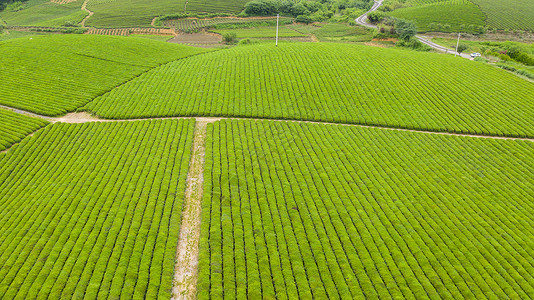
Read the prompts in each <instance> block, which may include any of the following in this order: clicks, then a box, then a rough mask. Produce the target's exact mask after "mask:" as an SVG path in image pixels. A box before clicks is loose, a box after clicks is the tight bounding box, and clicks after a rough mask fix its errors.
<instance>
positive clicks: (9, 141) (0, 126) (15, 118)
mask: <svg viewBox="0 0 534 300" xmlns="http://www.w3.org/2000/svg"><path fill="white" fill-rule="evenodd" d="M46 124H48V122H47V121H45V120H42V119H37V118H31V117H27V116H24V115H21V114H17V113H15V112H12V111H9V110H6V109H2V108H0V151H3V150H5V149H6V148H8V147H9V146H11V145H13V144H14V143H17V142H19V141H20V140H22V139H23V138H24V137H25V136H26V135H28V134H30V133H32V132H34V131H35V130H37V129H39V128H41V127H43V126H45V125H46Z"/></svg>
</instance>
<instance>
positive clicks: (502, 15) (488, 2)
mask: <svg viewBox="0 0 534 300" xmlns="http://www.w3.org/2000/svg"><path fill="white" fill-rule="evenodd" d="M396 2H399V1H396V0H385V1H384V4H393V3H396ZM400 2H402V3H404V5H405V6H406V7H404V8H399V9H396V10H394V11H393V12H392V13H391V15H392V16H394V17H398V18H403V19H408V20H414V21H415V22H416V23H417V25H418V29H419V31H422V32H425V31H442V32H458V31H461V32H469V33H472V32H476V27H477V26H487V27H489V28H491V29H501V30H503V29H505V30H526V31H534V2H532V1H530V0H510V1H501V0H407V1H400ZM438 25H441V26H438ZM469 26H474V27H475V28H474V29H470V28H469Z"/></svg>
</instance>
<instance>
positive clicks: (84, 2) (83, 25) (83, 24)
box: [80, 0, 94, 27]
mask: <svg viewBox="0 0 534 300" xmlns="http://www.w3.org/2000/svg"><path fill="white" fill-rule="evenodd" d="M87 2H89V0H85V1H83V4H82V10H83V11H86V12H87V13H89V15H88V16H86V17H85V18H83V20H82V22H81V23H80V25H82V27H85V21H87V19H89V18H90V17H91V16H92V15H93V14H94V12H92V11H90V10H88V9H87Z"/></svg>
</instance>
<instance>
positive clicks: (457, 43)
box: [454, 32, 460, 57]
mask: <svg viewBox="0 0 534 300" xmlns="http://www.w3.org/2000/svg"><path fill="white" fill-rule="evenodd" d="M459 45H460V33H459V32H458V42H456V53H454V57H456V54H458V46H459Z"/></svg>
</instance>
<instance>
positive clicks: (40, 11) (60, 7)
mask: <svg viewBox="0 0 534 300" xmlns="http://www.w3.org/2000/svg"><path fill="white" fill-rule="evenodd" d="M82 3H83V0H76V1H72V2H70V3H66V4H60V3H54V2H52V1H50V0H28V1H27V2H26V4H25V6H26V7H25V8H24V9H22V10H19V11H9V10H5V11H3V12H0V18H2V19H3V20H4V21H5V22H6V23H7V24H8V25H10V26H45V27H48V26H50V27H59V26H63V25H65V24H67V23H69V22H70V23H72V24H77V23H79V22H81V21H82V20H83V18H84V17H85V16H87V12H84V11H82V10H81V9H80V8H81V6H82Z"/></svg>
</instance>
